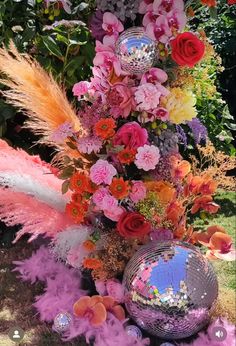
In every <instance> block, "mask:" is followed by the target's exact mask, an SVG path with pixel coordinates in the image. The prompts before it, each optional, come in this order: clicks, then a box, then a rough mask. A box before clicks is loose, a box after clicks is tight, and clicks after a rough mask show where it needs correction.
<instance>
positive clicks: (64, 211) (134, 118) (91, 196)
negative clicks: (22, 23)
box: [0, 0, 235, 346]
mask: <svg viewBox="0 0 236 346" xmlns="http://www.w3.org/2000/svg"><path fill="white" fill-rule="evenodd" d="M49 3H50V1H49V2H48V4H49ZM61 3H62V5H63V6H64V8H65V10H67V11H69V7H68V6H69V5H70V3H69V1H65V2H61ZM104 6H105V3H103V2H102V5H101V6H99V8H100V10H99V12H96V13H95V15H94V18H93V20H92V22H91V31H92V33H93V35H94V37H95V38H96V39H97V40H96V48H95V50H96V55H95V57H94V61H93V62H94V67H93V69H92V77H91V79H90V81H82V82H79V83H76V84H75V85H74V87H73V94H74V96H75V97H76V98H77V99H78V101H79V106H78V110H75V109H74V108H73V107H72V105H71V104H70V103H69V102H68V100H67V98H66V96H65V94H64V93H63V91H62V90H61V89H60V88H59V86H58V85H57V84H56V82H55V81H54V80H53V78H52V77H51V76H49V75H47V74H46V73H45V71H44V70H43V69H42V68H41V67H40V65H39V64H38V63H36V62H35V61H32V60H31V59H30V58H29V57H28V56H26V55H25V56H23V55H20V54H19V53H18V52H17V50H16V49H15V47H14V45H13V44H11V46H10V53H9V52H8V51H7V50H6V49H1V51H0V70H1V71H2V72H3V73H4V74H5V75H6V76H7V77H8V79H7V78H6V79H4V80H3V81H2V82H3V83H4V84H5V85H6V86H8V87H9V88H10V90H8V91H5V92H4V95H5V96H6V98H7V100H8V101H9V102H10V103H12V104H13V105H15V106H17V107H20V108H21V109H24V111H25V112H26V114H27V115H28V116H29V120H28V122H27V126H28V127H29V128H31V129H32V130H33V131H34V132H35V133H37V134H40V135H41V139H40V142H41V143H44V144H47V145H51V146H53V147H54V148H56V150H57V155H56V156H55V158H54V163H57V167H58V168H53V167H52V166H51V165H48V164H45V163H44V162H42V161H41V160H40V159H39V158H38V157H31V156H29V155H28V154H26V153H24V152H22V151H14V150H13V149H11V148H10V147H9V146H8V145H7V144H6V143H5V142H0V145H1V151H0V184H1V186H2V187H1V205H0V217H1V219H3V220H4V221H5V222H6V223H7V224H9V225H14V224H22V229H21V230H20V231H19V232H18V234H17V237H16V240H18V239H19V238H20V237H21V236H22V235H24V234H26V233H30V234H31V238H30V240H33V239H35V238H36V237H37V236H38V235H45V236H46V237H49V238H50V239H51V243H50V247H51V253H49V254H47V253H45V252H47V250H45V249H44V248H41V250H39V252H38V253H37V254H36V255H34V257H32V259H31V261H32V262H30V263H31V265H27V263H28V262H25V263H17V266H18V270H19V271H20V272H21V275H22V277H23V279H25V280H27V279H30V280H31V281H32V282H34V281H35V280H36V279H39V280H41V281H46V283H47V290H46V293H45V294H44V295H43V296H42V297H41V298H38V299H37V302H36V304H35V307H36V308H37V309H38V311H39V312H40V316H41V319H42V320H44V321H52V320H53V318H54V317H55V315H56V313H59V312H60V311H62V310H67V311H69V312H71V313H73V314H74V316H75V322H74V324H73V325H72V326H71V327H70V329H69V331H67V332H65V335H64V337H65V338H66V339H67V340H69V339H72V338H74V337H76V336H78V335H81V334H84V335H86V337H87V340H89V339H90V338H91V337H93V338H94V339H95V344H96V345H113V344H114V345H120V344H121V343H123V344H124V345H127V346H129V345H134V344H136V345H147V344H148V341H147V339H143V340H138V339H137V338H135V341H134V339H133V338H131V339H130V337H129V338H128V339H127V340H126V334H125V330H124V327H123V323H124V321H125V311H124V308H123V307H122V305H121V304H122V303H123V302H124V292H123V288H122V285H121V283H120V281H119V280H118V279H119V278H120V277H122V274H123V272H124V269H125V267H126V264H127V262H128V261H129V259H130V258H131V257H132V255H133V254H134V253H135V252H136V251H137V249H138V248H139V247H140V245H142V244H146V243H148V242H151V241H164V240H170V239H176V240H183V241H186V242H189V243H191V244H196V245H200V244H201V245H203V246H205V248H206V249H207V252H206V256H207V257H208V258H210V259H216V258H218V259H223V260H234V258H235V250H234V248H233V244H232V239H231V237H230V236H229V235H228V234H227V232H226V230H224V229H223V228H222V227H219V226H217V225H215V226H212V227H208V229H207V230H203V231H202V232H196V231H195V230H194V228H193V226H192V218H193V216H194V215H196V214H197V213H204V214H205V215H206V214H214V213H216V212H217V211H218V209H219V208H220V206H219V205H217V204H216V203H215V202H214V199H213V196H214V194H215V192H216V189H217V185H218V183H217V181H216V180H215V179H214V174H213V173H212V171H211V170H208V171H201V170H200V171H198V172H197V171H196V170H194V169H193V168H194V167H195V166H194V165H193V167H191V164H190V162H189V161H187V160H185V159H184V158H183V157H182V156H181V155H180V152H179V144H181V143H182V144H184V145H186V140H187V139H186V138H187V137H186V133H185V130H184V129H185V126H187V127H188V128H189V129H190V130H191V131H192V136H193V138H194V140H195V142H196V143H197V144H199V143H200V142H204V141H206V139H207V130H206V127H205V126H204V125H203V124H202V123H201V121H200V120H199V118H198V113H197V108H196V96H195V94H194V90H193V89H191V87H190V85H191V83H190V84H187V83H186V84H185V83H180V82H179V81H178V79H177V80H176V76H178V74H179V73H182V72H183V71H188V70H191V71H192V69H194V67H195V66H196V65H197V64H199V63H200V61H201V60H202V59H204V58H205V57H206V55H207V54H208V42H207V38H206V37H205V36H204V35H203V34H202V33H199V32H195V33H193V32H191V31H189V30H188V26H187V25H188V24H187V21H188V11H187V10H186V9H188V6H187V7H185V5H184V2H183V1H182V0H178V1H177V0H176V1H164V0H162V1H161V0H155V1H153V2H152V1H146V0H143V1H141V2H140V4H139V7H138V11H137V13H138V16H139V17H138V18H141V23H142V24H141V25H142V28H143V30H144V32H145V33H146V35H147V36H148V37H149V38H151V39H152V40H153V41H154V42H155V44H156V47H157V48H158V62H157V64H156V65H155V66H153V67H151V68H149V69H148V70H147V71H146V72H144V73H140V74H133V73H129V72H128V71H127V70H125V69H123V67H122V64H121V61H120V60H119V58H118V56H117V53H116V43H117V40H118V38H119V36H120V34H121V33H122V32H123V31H124V30H125V28H126V26H129V21H126V20H125V18H127V15H126V12H125V10H124V14H123V15H122V16H121V18H120V17H119V18H118V17H117V16H115V15H114V14H113V13H111V12H105V13H103V12H101V10H103V9H104V10H105V7H104ZM135 6H136V5H135ZM127 8H128V10H127V11H129V7H127ZM132 19H134V18H133V17H131V20H132ZM121 20H122V21H121ZM178 82H179V84H178ZM62 180H63V183H62V184H61V182H62ZM61 185H62V188H61ZM61 190H62V191H61ZM61 192H62V193H61ZM53 255H54V257H55V258H56V259H60V260H62V261H64V262H66V263H67V264H69V265H70V266H71V267H73V268H76V269H77V271H78V272H82V273H83V272H87V273H89V274H91V275H92V278H93V280H94V282H95V286H96V291H97V292H98V294H99V295H93V296H92V297H90V296H89V295H86V294H87V293H85V292H83V291H82V290H81V287H80V274H78V276H76V272H77V271H76V270H75V269H68V268H64V267H63V264H62V263H57V262H55V258H54V257H53ZM45 258H48V262H49V263H52V265H51V267H50V266H45V268H44V272H41V270H42V267H41V265H42V263H44V261H45ZM29 261H30V260H29ZM32 268H38V270H37V271H35V270H33V271H32ZM62 268H64V269H62ZM27 273H28V275H27ZM66 275H67V276H68V286H67V287H64V286H63V281H64V277H65V276H66ZM50 277H54V279H55V277H56V281H55V280H53V279H52V281H50V279H48V278H50ZM57 284H58V289H56V285H57ZM59 287H60V288H61V287H62V288H61V289H59ZM68 287H69V291H73V295H71V292H70V297H68ZM70 287H71V289H70ZM76 289H78V291H77V294H74V290H76ZM54 290H58V291H60V292H61V294H62V297H63V298H60V297H58V299H57V300H55V301H54V302H53V301H52V300H53V296H52V291H54ZM72 297H73V299H74V301H73V302H72ZM48 302H50V304H49V305H50V306H52V309H51V310H50V309H48ZM62 303H63V304H62ZM202 337H203V336H202ZM204 338H207V336H204ZM111 340H113V341H111ZM112 342H113V344H112Z"/></svg>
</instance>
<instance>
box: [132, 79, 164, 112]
mask: <svg viewBox="0 0 236 346" xmlns="http://www.w3.org/2000/svg"><path fill="white" fill-rule="evenodd" d="M160 97H161V92H160V91H159V90H158V88H157V87H156V86H155V85H153V84H151V83H145V84H142V85H140V86H139V87H138V88H137V90H136V92H135V101H136V103H137V109H138V110H139V111H149V110H151V109H155V108H156V107H157V106H158V105H159V103H160Z"/></svg>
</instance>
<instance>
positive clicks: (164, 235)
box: [150, 228, 173, 241]
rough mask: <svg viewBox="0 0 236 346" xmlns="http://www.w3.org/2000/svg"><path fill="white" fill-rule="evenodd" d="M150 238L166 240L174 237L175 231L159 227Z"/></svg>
mask: <svg viewBox="0 0 236 346" xmlns="http://www.w3.org/2000/svg"><path fill="white" fill-rule="evenodd" d="M150 239H151V240H152V241H156V240H158V241H165V240H171V239H173V233H172V232H171V230H169V229H165V228H158V229H155V230H153V231H152V232H151V233H150Z"/></svg>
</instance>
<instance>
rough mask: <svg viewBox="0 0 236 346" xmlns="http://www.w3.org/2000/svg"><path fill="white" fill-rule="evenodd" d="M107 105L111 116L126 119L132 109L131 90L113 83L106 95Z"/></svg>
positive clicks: (121, 84)
mask: <svg viewBox="0 0 236 346" xmlns="http://www.w3.org/2000/svg"><path fill="white" fill-rule="evenodd" d="M107 103H108V104H109V105H110V107H111V110H110V111H111V114H112V115H113V116H114V117H115V118H118V117H119V116H121V117H123V118H127V117H128V116H129V115H130V112H131V111H132V109H133V107H134V100H133V94H132V92H131V88H129V87H128V86H127V85H126V84H124V83H115V84H113V85H112V86H111V88H110V90H109V91H108V93H107Z"/></svg>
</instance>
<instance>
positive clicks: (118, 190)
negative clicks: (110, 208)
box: [109, 178, 130, 199]
mask: <svg viewBox="0 0 236 346" xmlns="http://www.w3.org/2000/svg"><path fill="white" fill-rule="evenodd" d="M129 189H130V187H129V182H128V181H124V179H123V178H113V179H112V183H111V185H110V187H109V190H110V192H111V194H112V195H113V196H114V197H115V198H117V199H123V198H125V197H127V196H128V194H129Z"/></svg>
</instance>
